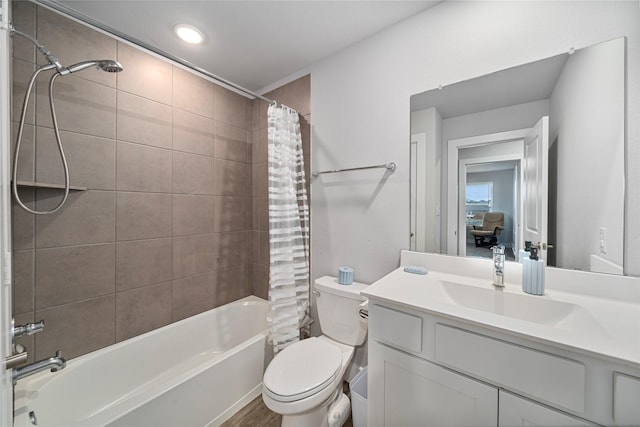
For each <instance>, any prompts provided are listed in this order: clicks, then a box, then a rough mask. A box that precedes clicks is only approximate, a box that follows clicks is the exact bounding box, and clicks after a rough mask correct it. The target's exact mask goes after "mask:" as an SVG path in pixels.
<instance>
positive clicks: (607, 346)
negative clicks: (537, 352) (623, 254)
mask: <svg viewBox="0 0 640 427" xmlns="http://www.w3.org/2000/svg"><path fill="white" fill-rule="evenodd" d="M447 282H449V283H451V282H453V283H454V284H461V285H466V286H470V287H472V289H469V288H465V286H458V288H460V289H463V292H464V289H467V290H470V291H472V292H471V294H475V293H478V295H481V296H483V297H489V298H493V297H492V295H495V298H496V299H499V300H501V301H503V302H504V304H505V305H506V304H509V303H510V302H509V301H516V303H518V304H520V306H522V307H527V309H528V310H525V311H532V310H533V311H532V312H533V313H534V314H535V309H536V308H535V307H537V306H543V305H545V304H546V303H547V302H549V303H548V305H550V306H558V307H560V308H562V310H567V307H569V309H568V311H569V312H570V314H569V315H567V316H556V317H555V318H553V316H551V317H550V318H549V319H548V321H547V319H545V321H531V320H523V319H522V318H516V317H518V316H519V314H518V313H516V315H515V317H512V316H509V315H501V314H497V313H496V312H490V311H485V310H482V309H476V308H470V307H469V306H465V305H462V304H459V303H457V302H456V301H455V300H454V299H451V298H449V297H448V296H447V294H446V293H445V292H443V291H442V289H443V288H442V283H447ZM474 288H475V289H474ZM480 289H484V290H485V291H483V290H480ZM486 291H490V292H494V293H495V294H487V292H486ZM501 293H502V294H501ZM362 294H363V295H364V296H367V297H369V298H374V299H378V300H382V301H386V302H390V303H393V304H395V305H399V306H401V307H407V308H410V309H413V310H419V311H423V312H426V313H430V314H434V315H438V316H443V317H446V318H452V319H456V320H460V321H464V322H470V323H472V324H476V325H478V326H482V327H488V328H490V329H493V330H497V331H500V332H504V333H507V334H510V335H515V336H519V337H522V338H526V339H530V340H534V341H537V342H541V343H544V344H550V345H553V346H556V347H558V346H560V347H562V348H566V349H569V350H572V351H578V352H581V353H585V354H588V355H591V356H596V357H599V358H606V359H612V361H614V362H616V363H624V364H626V365H630V366H633V367H634V368H639V369H640V304H639V302H638V301H636V300H635V299H633V300H630V301H622V300H615V299H606V298H600V297H597V296H591V295H588V294H579V293H570V292H565V291H561V290H557V289H547V290H546V292H545V295H543V296H533V295H528V294H526V293H524V292H523V291H522V289H521V287H520V286H516V285H509V284H507V286H506V288H505V289H504V290H496V289H494V287H493V285H492V284H491V281H490V280H483V279H476V278H472V277H468V276H462V275H455V274H450V273H442V272H438V271H433V270H430V271H429V273H428V274H427V275H417V274H411V273H406V272H404V271H403V268H402V267H400V268H398V269H396V270H394V271H393V272H391V273H390V274H388V275H387V276H385V277H383V278H381V279H380V280H378V281H376V282H375V283H373V284H371V285H370V286H368V287H367V288H366V289H365V290H363V291H362ZM485 299H486V298H485ZM469 301H471V302H473V300H471V299H470V300H469ZM556 302H557V303H558V304H556ZM471 305H473V304H471ZM532 307H533V308H532ZM524 318H525V319H526V316H524Z"/></svg>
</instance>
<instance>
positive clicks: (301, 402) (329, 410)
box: [262, 276, 367, 427]
mask: <svg viewBox="0 0 640 427" xmlns="http://www.w3.org/2000/svg"><path fill="white" fill-rule="evenodd" d="M366 286H367V285H364V284H361V283H356V282H353V283H352V284H351V285H341V284H339V283H338V279H336V278H335V277H330V276H325V277H321V278H319V279H318V280H316V282H315V284H314V286H313V293H314V295H315V296H316V307H317V311H318V320H319V322H320V328H321V330H322V334H323V335H321V336H319V337H313V338H308V339H306V340H302V341H299V342H296V343H294V344H291V345H289V346H288V347H286V348H285V349H284V350H282V351H280V352H279V353H278V354H277V355H276V356H275V357H274V358H273V360H272V361H271V363H270V364H269V366H268V367H267V369H266V371H265V373H264V378H263V384H262V400H263V401H264V403H265V405H266V406H267V408H269V409H270V410H272V411H273V412H276V413H278V414H281V415H282V426H283V427H292V426H296V427H320V426H322V427H339V426H342V424H343V423H344V422H345V421H346V419H347V417H348V416H349V412H350V408H351V404H350V402H349V398H348V397H347V396H346V395H345V394H344V393H343V392H342V382H343V377H344V374H345V372H346V370H347V368H348V367H349V363H350V362H351V358H352V357H353V353H354V351H355V346H359V345H362V344H363V343H364V341H365V339H366V337H367V316H366V314H361V313H360V312H361V311H362V310H361V309H363V308H364V313H366V307H364V304H366V298H364V297H362V296H360V291H361V290H363V289H364V288H366ZM361 306H362V307H361Z"/></svg>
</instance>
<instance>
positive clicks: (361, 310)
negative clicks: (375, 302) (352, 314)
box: [358, 300, 369, 322]
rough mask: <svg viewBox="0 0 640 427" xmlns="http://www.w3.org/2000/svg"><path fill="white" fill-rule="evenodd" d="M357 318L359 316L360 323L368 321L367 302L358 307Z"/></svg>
mask: <svg viewBox="0 0 640 427" xmlns="http://www.w3.org/2000/svg"><path fill="white" fill-rule="evenodd" d="M358 316H360V319H361V321H364V322H366V321H368V320H369V300H366V301H365V302H363V303H362V304H360V305H359V306H358Z"/></svg>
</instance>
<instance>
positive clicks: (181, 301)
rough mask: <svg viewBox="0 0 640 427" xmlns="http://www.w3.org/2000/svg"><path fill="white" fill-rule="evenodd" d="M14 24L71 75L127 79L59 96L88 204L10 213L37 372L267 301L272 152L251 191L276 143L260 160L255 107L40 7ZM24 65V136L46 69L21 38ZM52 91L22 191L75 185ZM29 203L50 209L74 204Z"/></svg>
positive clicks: (36, 119)
mask: <svg viewBox="0 0 640 427" xmlns="http://www.w3.org/2000/svg"><path fill="white" fill-rule="evenodd" d="M13 22H14V25H15V26H16V27H17V28H18V29H20V30H22V31H25V32H28V33H29V34H33V35H35V36H36V37H37V38H38V39H39V40H40V41H41V42H42V43H43V44H44V45H45V46H47V47H48V48H49V49H50V50H51V51H52V52H54V53H55V54H56V55H57V56H58V57H59V58H60V60H61V62H62V63H63V64H65V65H70V64H74V63H76V62H80V61H84V60H87V59H96V58H97V59H102V58H116V59H118V60H119V61H120V62H121V63H122V65H123V66H124V68H125V71H123V72H121V73H118V74H109V73H104V72H101V71H97V70H94V69H91V70H85V71H83V72H78V73H77V74H72V75H69V76H64V77H60V78H59V79H58V80H57V83H56V90H55V95H56V98H55V99H56V107H57V108H56V109H57V112H58V121H59V125H60V130H61V137H62V139H63V144H64V148H65V151H66V154H67V158H68V161H69V168H70V176H71V184H72V185H76V186H84V187H87V188H88V190H87V191H73V192H72V193H71V194H70V196H69V200H68V202H67V204H66V205H65V207H64V208H62V210H61V211H60V212H58V213H56V214H53V215H46V216H34V215H31V214H28V213H26V212H24V211H22V210H21V209H20V208H18V207H17V206H14V209H13V211H12V226H13V230H12V233H13V249H14V263H13V269H14V284H13V291H14V292H13V311H14V315H15V319H16V322H18V323H24V322H28V321H36V320H40V319H44V320H45V322H46V327H45V330H44V331H43V332H41V333H39V334H36V335H34V336H33V337H29V338H26V339H23V340H22V341H23V343H24V344H25V345H26V346H27V349H28V350H29V354H30V357H31V359H32V360H33V359H34V357H35V358H38V359H39V358H43V357H49V356H51V355H52V354H53V353H54V352H55V350H57V349H61V350H62V351H63V354H64V355H65V356H66V357H75V356H78V355H81V354H84V353H87V352H90V351H93V350H96V349H99V348H101V347H105V346H108V345H110V344H113V343H115V342H118V341H121V340H125V339H127V338H130V337H132V336H135V335H138V334H141V333H144V332H147V331H149V330H152V329H155V328H158V327H161V326H163V325H166V324H169V323H171V322H173V321H176V320H179V319H182V318H185V317H188V316H191V315H193V314H196V313H199V312H201V311H204V310H208V309H211V308H213V307H216V306H218V305H222V304H225V303H227V302H229V301H232V300H235V299H238V298H241V297H244V296H246V295H249V294H251V293H253V292H256V293H258V294H259V295H262V296H264V295H265V292H266V288H263V287H262V285H260V286H256V287H254V286H253V285H252V282H251V280H250V277H251V276H258V277H260V278H263V277H266V276H264V268H266V265H267V264H268V262H266V261H265V260H264V259H263V258H264V255H265V254H264V251H263V250H262V248H263V245H262V244H261V243H259V244H257V246H256V238H258V241H261V240H260V239H262V240H264V237H265V235H266V234H265V232H266V230H267V228H266V225H267V222H266V220H265V219H264V218H262V217H260V219H259V220H254V219H253V212H254V211H255V206H258V205H260V204H259V203H256V204H254V203H253V202H254V199H261V201H262V202H264V199H265V198H266V190H265V192H262V191H263V189H262V186H261V184H262V181H266V164H265V163H264V162H265V161H266V154H265V157H264V159H263V158H262V154H260V155H256V159H255V160H253V161H254V162H256V163H258V162H262V163H263V164H261V165H260V167H258V168H257V169H259V170H260V171H262V172H264V173H265V179H264V180H262V179H259V180H258V181H257V182H258V185H257V186H256V187H257V188H258V189H260V191H261V192H260V193H255V192H254V191H253V190H252V166H253V164H252V155H253V154H255V153H257V152H260V151H261V150H265V149H266V139H265V145H264V147H261V148H260V149H258V148H257V147H256V145H254V151H253V153H252V150H251V146H250V145H249V142H250V138H251V134H252V133H256V132H252V130H253V128H254V127H255V128H256V129H257V128H260V129H261V128H262V127H263V126H262V125H260V126H253V125H252V123H254V122H255V123H257V121H252V119H251V113H252V104H251V101H250V100H248V99H247V98H245V97H243V96H241V95H239V94H237V93H235V92H232V91H230V90H228V89H226V88H224V87H221V86H218V85H216V84H214V83H212V82H210V81H208V80H206V79H204V78H201V77H199V76H197V75H194V74H192V73H191V72H188V71H185V70H184V69H182V68H180V67H178V66H176V65H174V64H172V63H170V62H167V61H165V60H162V59H159V58H157V57H155V56H152V55H150V54H147V53H144V52H143V51H141V50H139V49H137V48H134V47H131V46H129V45H127V44H125V43H122V42H120V41H116V40H114V39H113V38H110V37H108V36H106V35H104V34H101V33H99V32H96V31H93V30H91V29H88V28H87V27H84V26H83V25H80V24H78V23H75V22H73V21H70V20H68V19H66V18H64V17H61V16H59V15H57V14H55V13H53V12H50V11H48V10H46V9H43V8H37V7H35V6H33V5H32V4H31V3H28V2H22V1H20V2H14V3H13ZM13 61H14V62H13V80H14V100H13V111H12V125H13V126H12V128H13V133H14V135H15V131H16V129H17V121H18V119H19V109H20V108H21V102H22V98H23V96H24V91H25V88H26V82H27V81H28V78H29V76H30V74H31V73H32V72H33V70H34V69H35V67H36V63H38V64H42V63H43V58H42V57H41V56H40V54H39V53H36V52H35V50H34V49H33V46H32V45H31V44H30V43H28V42H25V41H24V40H22V39H20V38H19V37H15V38H14V46H13ZM47 81H48V79H47V78H46V77H45V76H42V78H41V79H39V82H40V83H38V86H37V90H36V95H37V96H36V97H35V98H36V99H35V102H34V103H33V105H30V107H29V110H28V114H27V117H26V122H27V123H28V125H27V126H26V128H25V135H24V143H23V151H22V155H21V157H20V179H23V180H33V179H34V178H35V179H36V180H37V181H43V182H54V183H62V181H63V176H62V173H61V165H60V161H59V158H58V154H57V151H56V149H55V146H54V144H55V140H54V135H53V131H52V129H51V119H50V117H49V111H48V106H47V94H46V83H47ZM283 96H284V95H283ZM307 98H308V95H307ZM284 99H285V98H283V101H282V102H285V101H284ZM307 104H308V101H307ZM307 110H308V108H307ZM262 123H264V126H266V118H265V119H264V120H262ZM265 137H266V133H265ZM265 153H266V151H265ZM254 177H257V176H256V175H254ZM21 194H22V196H23V198H24V199H25V200H26V201H27V202H28V204H29V205H30V206H36V207H37V208H38V209H46V208H47V207H49V208H51V207H53V206H55V205H56V204H57V201H58V200H59V197H60V194H61V192H60V191H59V190H48V189H38V190H34V189H30V188H25V189H22V190H21ZM258 195H259V196H260V197H257V198H256V197H252V196H258ZM263 205H264V203H263ZM252 206H253V207H254V209H252ZM265 207H266V205H264V206H263V207H262V208H260V209H259V211H260V213H262V212H266V211H265V210H264V208H265ZM256 227H258V228H256ZM255 230H258V231H255ZM267 244H268V243H267ZM254 248H256V249H257V253H258V255H259V257H258V258H259V259H257V260H256V259H252V252H253V250H254ZM267 248H268V246H267ZM258 261H259V262H258ZM257 266H259V267H260V268H262V270H260V269H259V268H257ZM256 270H258V271H259V273H261V274H258V275H256V274H255V273H254V271H256ZM261 280H263V279H261ZM263 291H264V292H263Z"/></svg>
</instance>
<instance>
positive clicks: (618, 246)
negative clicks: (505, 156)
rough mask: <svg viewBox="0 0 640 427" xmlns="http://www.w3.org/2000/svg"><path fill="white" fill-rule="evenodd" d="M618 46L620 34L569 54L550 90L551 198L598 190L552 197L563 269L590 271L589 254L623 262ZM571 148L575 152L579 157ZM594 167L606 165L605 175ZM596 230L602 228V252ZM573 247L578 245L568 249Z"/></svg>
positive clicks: (621, 92) (621, 94)
mask: <svg viewBox="0 0 640 427" xmlns="http://www.w3.org/2000/svg"><path fill="white" fill-rule="evenodd" d="M624 50H625V47H624V41H623V40H620V39H618V40H611V41H609V42H607V43H600V44H599V45H596V46H593V47H591V48H589V49H588V50H586V51H578V52H576V53H575V54H573V55H571V56H569V59H568V60H567V64H566V66H565V68H564V70H563V71H562V74H561V75H560V77H559V78H558V82H557V83H556V86H555V88H554V90H553V94H552V96H551V118H550V121H549V132H550V135H551V139H550V141H551V142H553V143H555V144H557V147H555V149H556V150H557V161H558V168H557V171H558V177H557V182H558V188H557V196H556V197H557V198H558V200H564V199H566V198H567V195H570V194H574V193H575V192H576V190H579V191H581V192H586V193H588V194H594V195H597V203H593V198H589V197H584V198H582V199H581V200H578V201H577V202H576V203H571V204H567V203H558V211H557V236H556V243H557V245H556V247H557V250H556V251H557V254H556V256H557V262H558V265H562V266H566V267H567V268H573V269H579V270H590V269H591V268H590V267H591V265H590V261H591V259H590V255H592V254H595V255H598V256H600V257H602V258H604V259H606V260H607V261H609V262H612V263H613V264H615V265H618V266H622V263H623V241H624V232H623V225H624V217H623V211H622V210H621V209H620V207H621V206H624V185H623V184H622V183H623V182H624V142H623V141H624V120H623V119H622V118H623V116H624V89H623V88H624V79H625V72H624V68H623V66H622V64H623V63H624V61H620V60H619V58H620V55H622V54H623V52H624ZM596 79H597V80H596ZM594 81H597V82H599V83H598V84H597V85H594V84H593V82H594ZM575 153H580V161H579V162H576V161H575V157H574V156H575ZM593 171H607V179H606V180H604V179H602V176H601V175H599V174H597V173H593ZM636 222H637V221H636ZM601 228H604V229H606V239H605V240H606V242H605V246H606V247H605V250H604V251H601V249H600V229H601ZM576 247H578V248H583V250H582V251H575V250H573V249H574V248H576ZM636 259H637V258H636Z"/></svg>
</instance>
